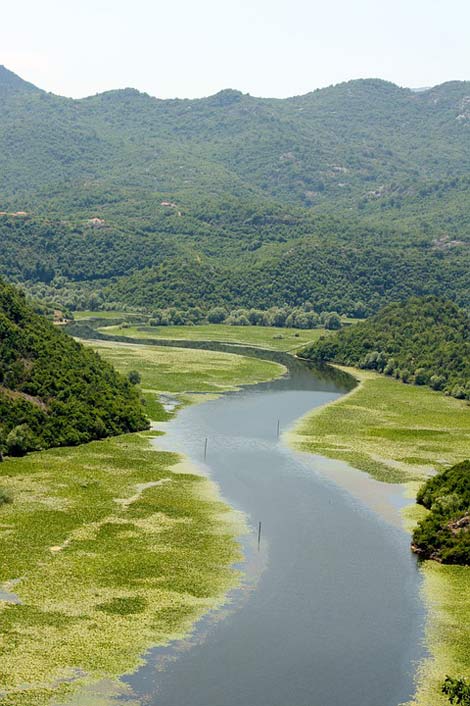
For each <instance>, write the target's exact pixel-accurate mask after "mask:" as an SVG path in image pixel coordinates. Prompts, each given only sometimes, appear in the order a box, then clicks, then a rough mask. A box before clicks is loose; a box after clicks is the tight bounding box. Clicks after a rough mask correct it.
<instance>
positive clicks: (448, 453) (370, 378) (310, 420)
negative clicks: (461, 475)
mask: <svg viewBox="0 0 470 706" xmlns="http://www.w3.org/2000/svg"><path fill="white" fill-rule="evenodd" d="M349 370H350V372H351V373H352V374H353V375H354V376H355V377H356V378H357V379H358V380H359V382H360V384H359V385H358V386H357V387H356V388H355V389H354V390H353V391H352V392H350V393H349V394H348V395H346V396H345V397H342V398H341V399H339V400H338V401H336V402H334V403H333V404H331V405H328V406H326V407H322V408H321V409H319V410H315V411H314V412H312V413H310V414H308V415H307V416H305V417H304V418H303V419H302V420H301V421H300V422H299V423H298V424H297V426H296V427H295V429H294V430H293V434H292V442H293V443H294V444H295V445H296V446H297V447H298V448H299V449H300V450H302V451H310V452H312V453H319V454H323V455H324V456H328V457H330V458H338V459H342V460H344V461H347V462H349V463H350V464H351V465H352V466H354V467H355V468H359V469H360V470H362V471H366V472H367V473H370V474H371V475H372V476H374V477H375V478H377V479H379V480H382V481H387V482H389V483H401V482H406V481H411V480H419V479H424V478H425V477H426V476H427V475H428V474H429V473H430V472H432V471H434V470H435V469H443V468H446V467H448V466H451V465H453V464H454V463H458V462H459V461H462V460H463V459H466V458H470V414H469V410H468V407H467V405H466V404H465V402H464V401H461V400H456V399H454V398H452V397H446V396H445V395H443V394H442V393H439V392H435V391H433V390H430V389H428V388H425V387H414V386H409V385H404V384H402V383H400V382H398V381H397V380H395V379H391V378H388V377H385V376H381V375H379V374H378V373H373V372H370V371H365V370H357V369H349Z"/></svg>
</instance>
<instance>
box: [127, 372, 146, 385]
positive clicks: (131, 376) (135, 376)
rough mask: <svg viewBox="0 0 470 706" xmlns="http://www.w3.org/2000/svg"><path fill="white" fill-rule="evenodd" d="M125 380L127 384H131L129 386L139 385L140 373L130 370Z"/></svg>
mask: <svg viewBox="0 0 470 706" xmlns="http://www.w3.org/2000/svg"><path fill="white" fill-rule="evenodd" d="M127 379H128V380H129V382H130V383H131V385H140V382H141V380H142V377H141V375H140V373H139V371H138V370H131V371H130V372H129V373H128V374H127Z"/></svg>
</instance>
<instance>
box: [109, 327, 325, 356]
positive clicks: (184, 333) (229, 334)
mask: <svg viewBox="0 0 470 706" xmlns="http://www.w3.org/2000/svg"><path fill="white" fill-rule="evenodd" d="M99 330H100V331H102V332H103V333H106V334H110V335H114V336H129V338H149V339H150V338H153V339H159V338H167V339H171V340H173V339H175V340H186V341H221V342H224V343H232V344H240V345H245V346H256V347H258V348H266V349H268V350H276V351H295V350H297V349H299V348H305V346H306V345H308V344H309V343H313V341H317V340H318V339H319V338H320V336H323V335H326V334H328V333H329V332H328V331H326V330H325V329H324V328H316V329H298V328H274V327H272V326H229V325H228V324H201V325H197V326H155V327H153V326H137V325H136V326H128V325H127V324H125V325H124V326H123V325H122V324H121V325H117V326H103V327H100V329H99Z"/></svg>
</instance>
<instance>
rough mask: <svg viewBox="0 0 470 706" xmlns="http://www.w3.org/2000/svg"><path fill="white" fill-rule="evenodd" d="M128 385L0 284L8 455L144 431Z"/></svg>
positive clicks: (2, 413) (1, 406)
mask: <svg viewBox="0 0 470 706" xmlns="http://www.w3.org/2000/svg"><path fill="white" fill-rule="evenodd" d="M147 426H148V423H147V420H146V418H145V415H144V412H143V408H142V405H141V402H140V400H139V397H138V394H137V392H136V391H135V390H134V389H133V388H132V386H131V385H130V383H128V382H127V380H125V379H124V378H122V377H121V376H120V375H118V373H116V371H115V370H114V369H113V368H112V367H111V366H110V365H109V364H108V363H105V362H104V361H102V360H101V359H100V358H99V356H98V355H96V354H95V353H93V352H92V351H90V350H88V349H86V348H84V347H83V346H82V345H81V344H80V343H77V342H76V341H74V340H73V339H72V338H70V337H69V336H67V334H65V333H63V332H62V331H60V330H58V329H57V328H56V327H54V326H53V325H52V324H51V323H50V322H49V321H47V320H46V319H45V318H44V317H42V316H40V315H39V314H36V313H35V312H34V310H33V309H32V308H31V307H30V306H29V305H28V304H27V303H26V301H25V299H24V297H23V296H22V295H21V294H20V293H19V292H17V291H16V290H15V289H13V288H12V287H10V286H8V285H5V284H3V283H2V282H0V449H1V450H3V451H6V452H7V453H9V454H12V455H22V454H23V453H25V452H27V451H29V450H33V449H37V448H40V447H43V448H44V447H50V446H63V445H68V444H78V443H82V442H85V441H90V440H91V439H99V438H102V437H105V436H110V435H113V434H119V433H121V432H127V431H136V430H138V429H145V428H147Z"/></svg>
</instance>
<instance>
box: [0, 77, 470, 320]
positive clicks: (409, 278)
mask: <svg viewBox="0 0 470 706" xmlns="http://www.w3.org/2000/svg"><path fill="white" fill-rule="evenodd" d="M469 130H470V82H458V81H455V82H449V83H445V84H442V85H441V86H436V87H434V88H431V89H429V90H426V91H423V92H419V93H417V92H414V91H412V90H411V89H406V88H399V87H398V86H395V85H394V84H392V83H388V82H386V81H381V80H378V79H361V80H357V81H350V82H347V83H342V84H339V85H337V86H331V87H329V88H325V89H320V90H316V91H313V92H312V93H309V94H307V95H304V96H296V97H293V98H288V99H283V100H278V99H264V98H254V97H252V96H250V95H246V94H243V93H241V92H239V91H236V90H232V89H227V90H223V91H220V92H219V93H217V94H216V95H214V96H210V97H208V98H203V99H198V100H185V99H177V100H159V99H156V98H152V97H150V96H149V95H147V94H144V93H139V92H138V91H136V90H133V89H130V88H128V89H124V90H117V91H109V92H106V93H103V94H100V95H96V96H91V97H89V98H85V99H82V100H72V99H69V98H62V97H59V96H55V95H52V94H50V93H46V92H44V91H42V90H40V89H38V88H35V87H34V86H31V84H28V83H26V82H24V81H22V80H21V79H20V78H19V77H17V76H15V75H14V74H12V73H11V72H9V71H8V70H7V69H4V68H3V69H2V70H0V212H3V215H2V213H0V237H1V239H2V243H3V247H4V253H5V256H4V258H3V261H2V262H0V273H3V274H4V276H6V277H8V278H10V279H13V280H16V281H18V282H19V283H24V284H26V286H27V287H29V288H30V290H31V291H32V292H33V293H34V294H35V295H37V296H41V297H42V296H45V297H47V298H49V299H52V300H53V301H56V302H58V303H60V304H63V303H66V304H68V305H70V306H71V307H75V306H83V305H86V303H87V300H90V302H95V303H96V302H108V303H110V302H113V303H117V304H119V303H125V304H127V305H130V304H143V305H145V306H151V305H152V302H155V305H157V303H158V305H159V306H161V305H162V303H163V304H164V303H165V301H166V303H168V304H175V305H178V306H181V305H184V306H190V305H193V304H194V303H198V304H201V305H203V306H205V305H209V304H213V303H216V304H219V303H222V304H223V303H228V304H230V306H232V307H233V306H235V307H236V306H237V305H239V304H240V305H243V306H250V305H253V306H268V305H269V303H270V302H271V303H283V302H286V303H290V304H297V303H301V302H302V301H305V300H306V299H311V298H314V299H315V300H320V299H321V301H322V304H321V306H322V307H326V308H328V309H330V308H339V309H340V310H341V311H342V312H344V313H347V312H348V311H350V310H353V309H354V308H355V306H356V303H357V302H358V301H359V302H361V303H362V304H363V305H364V306H365V310H366V311H374V310H376V309H377V308H378V307H379V306H380V305H381V304H382V303H384V302H386V301H391V300H393V299H396V298H403V297H406V296H409V295H410V294H423V293H434V294H440V295H447V296H449V297H451V298H453V299H455V300H456V301H457V302H458V303H460V304H462V305H464V306H470V294H469V291H470V286H469V285H470V283H469V277H470V275H469V271H470V247H469V243H470V228H469V211H468V199H469V197H470V181H469V179H468V174H469V173H470V140H469V139H468V136H469ZM293 263H295V265H293ZM183 273H184V274H183ZM208 273H212V274H208ZM162 277H164V278H165V281H163V280H162ZM181 277H183V280H182V279H181ZM273 277H274V278H275V279H274V280H273V279H272V278H273ZM289 278H297V279H298V281H299V284H297V285H295V284H294V283H292V281H288V279H289ZM164 300H165V301H164ZM274 300H275V301H274ZM319 306H320V305H319ZM362 308H364V307H362Z"/></svg>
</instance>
